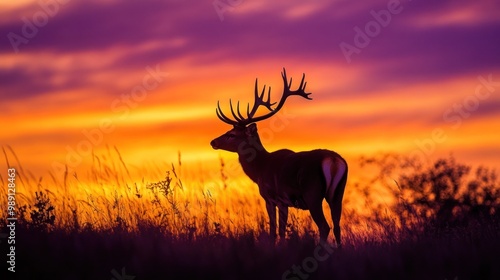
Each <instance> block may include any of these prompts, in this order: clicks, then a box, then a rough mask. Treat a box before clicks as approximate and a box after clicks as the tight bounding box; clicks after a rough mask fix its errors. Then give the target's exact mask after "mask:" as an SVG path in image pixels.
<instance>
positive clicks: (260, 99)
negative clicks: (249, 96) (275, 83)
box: [215, 68, 312, 126]
mask: <svg viewBox="0 0 500 280" xmlns="http://www.w3.org/2000/svg"><path fill="white" fill-rule="evenodd" d="M281 77H282V78H283V84H284V88H283V95H282V96H281V99H280V101H279V103H278V106H276V108H274V109H273V108H272V106H273V105H274V104H276V102H274V103H271V87H269V90H268V92H267V99H266V100H264V93H265V91H266V85H264V88H263V89H262V92H261V93H260V94H259V90H258V88H259V87H258V81H257V79H255V97H254V99H255V101H254V104H253V107H252V110H250V104H247V116H246V117H244V116H243V115H242V114H241V112H240V102H239V101H238V103H237V105H236V113H235V112H234V109H233V104H232V101H231V99H229V106H230V108H231V114H232V115H233V117H234V120H232V119H230V118H228V117H227V116H226V115H224V113H223V112H222V110H221V108H220V104H219V101H217V109H216V111H215V112H216V113H217V117H218V118H219V119H220V120H221V121H223V122H225V123H227V124H230V125H234V126H246V125H248V124H251V123H254V122H258V121H262V120H265V119H267V118H270V117H271V116H273V115H274V114H276V113H277V112H278V111H279V110H280V109H281V107H283V105H284V104H285V101H286V99H287V98H288V97H289V96H292V95H299V96H302V97H304V98H306V99H309V100H311V99H312V98H310V97H309V95H310V94H311V93H306V92H305V89H306V85H307V82H304V79H305V77H306V75H305V74H302V80H301V81H300V85H299V88H298V89H297V90H293V91H292V90H290V87H291V86H292V78H290V82H288V79H287V77H286V70H285V68H283V72H281ZM260 106H263V107H265V108H267V109H268V110H269V111H270V112H269V113H267V114H265V115H263V116H259V117H255V118H254V115H255V113H256V112H257V109H258V108H259V107H260Z"/></svg>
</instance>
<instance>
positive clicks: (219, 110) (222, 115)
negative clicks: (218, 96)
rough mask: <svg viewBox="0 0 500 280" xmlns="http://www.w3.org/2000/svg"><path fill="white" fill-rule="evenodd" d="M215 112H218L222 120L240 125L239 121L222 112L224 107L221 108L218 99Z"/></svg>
mask: <svg viewBox="0 0 500 280" xmlns="http://www.w3.org/2000/svg"><path fill="white" fill-rule="evenodd" d="M215 113H216V114H217V117H218V118H219V119H220V120H221V121H223V122H225V123H227V124H230V125H239V123H238V122H237V121H233V120H231V119H230V118H228V117H227V116H226V115H224V113H223V112H222V109H221V108H220V103H219V101H218V100H217V109H215Z"/></svg>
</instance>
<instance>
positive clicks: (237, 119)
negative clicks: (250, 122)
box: [229, 99, 244, 123]
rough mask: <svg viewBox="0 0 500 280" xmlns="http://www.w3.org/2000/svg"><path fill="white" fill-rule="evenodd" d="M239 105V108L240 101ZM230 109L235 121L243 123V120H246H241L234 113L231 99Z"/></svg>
mask: <svg viewBox="0 0 500 280" xmlns="http://www.w3.org/2000/svg"><path fill="white" fill-rule="evenodd" d="M237 105H238V107H240V102H239V101H238V103H237ZM229 107H230V108H231V114H232V115H233V117H234V119H235V120H236V121H237V122H238V123H240V122H241V121H243V120H244V118H241V119H240V118H239V117H238V116H237V115H236V114H235V113H234V109H233V103H232V101H231V99H229ZM238 111H239V108H238ZM238 113H239V112H238ZM240 115H241V114H240Z"/></svg>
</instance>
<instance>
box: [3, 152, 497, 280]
mask: <svg viewBox="0 0 500 280" xmlns="http://www.w3.org/2000/svg"><path fill="white" fill-rule="evenodd" d="M3 151H4V155H5V161H6V164H7V166H13V167H15V168H16V169H17V171H18V172H17V174H18V177H17V181H16V183H17V194H16V198H17V207H18V218H19V226H18V228H17V231H18V244H19V245H18V253H17V254H18V256H19V260H18V263H19V264H20V265H19V266H20V268H19V269H20V270H21V271H24V273H25V274H23V275H29V277H31V279H35V278H36V277H38V278H40V275H44V276H47V275H48V276H50V277H52V278H51V279H102V278H108V279H109V278H111V277H112V274H111V273H110V271H112V270H114V269H116V271H120V269H121V268H122V267H126V268H127V271H128V272H129V274H131V275H135V276H137V279H174V278H176V277H181V278H184V279H255V278H260V279H282V278H283V277H284V275H285V272H286V271H288V270H291V269H292V268H293V267H294V266H299V267H300V266H301V265H302V266H303V263H304V260H308V259H310V258H311V257H312V256H313V255H314V251H315V248H316V246H317V242H318V234H317V228H316V226H315V225H314V223H313V222H312V219H311V218H310V216H309V214H308V213H307V212H306V211H301V210H295V209H291V211H290V217H289V223H288V225H287V240H286V241H285V242H281V243H279V244H274V243H273V242H271V240H270V238H269V236H268V233H267V231H268V224H267V221H268V218H267V214H266V213H265V207H264V204H263V201H262V198H261V197H260V196H259V194H258V189H257V187H256V186H255V185H254V184H253V183H252V182H250V180H248V179H247V178H245V177H244V176H243V174H242V173H241V171H238V170H236V171H235V169H234V168H232V167H231V168H229V167H228V166H229V164H228V161H227V160H225V159H220V160H219V165H218V166H212V167H210V168H208V167H207V168H200V167H193V166H190V165H189V164H186V163H183V162H182V155H181V153H180V152H179V155H178V162H177V163H176V164H156V165H145V166H143V167H135V166H132V165H129V164H127V163H126V160H124V159H123V158H122V156H121V154H120V152H119V151H118V149H116V148H108V150H107V152H106V153H104V154H99V155H98V154H93V155H92V163H91V164H90V165H89V166H82V168H80V169H79V170H78V171H71V170H66V171H65V172H63V174H53V173H50V174H48V175H47V176H45V177H35V176H34V175H33V174H32V173H30V172H29V171H28V170H26V169H25V168H24V167H23V166H22V165H21V164H20V161H19V159H18V158H17V156H16V155H15V153H14V151H13V150H12V149H10V147H6V148H4V149H3ZM410 163H412V164H416V162H412V161H411V160H409V159H407V158H404V157H400V156H394V155H379V156H375V157H371V158H362V159H360V160H359V167H358V168H363V169H365V170H372V171H373V172H371V173H370V172H365V173H364V174H369V176H368V175H367V176H365V177H359V178H358V179H354V180H351V181H349V182H348V186H347V188H346V194H345V199H344V210H343V216H342V230H343V239H344V247H343V249H342V250H336V251H335V252H334V253H333V254H332V255H331V256H329V257H328V258H327V259H326V260H325V261H322V262H318V265H317V267H316V268H315V269H314V270H313V271H312V272H310V273H308V274H307V276H308V278H309V276H311V277H312V278H318V279H367V278H370V279H373V278H375V279H378V278H379V277H383V278H385V279H402V278H404V279H422V278H425V279H445V278H448V279H454V278H455V277H458V279H468V278H474V279H495V277H496V276H500V271H499V269H498V268H495V267H494V266H493V263H494V260H495V259H496V257H495V254H496V253H495V252H496V251H495V250H498V249H500V242H499V241H498V240H500V239H499V237H500V234H499V232H500V222H499V220H500V219H498V213H499V212H500V211H498V210H495V209H498V205H500V202H498V200H495V199H496V198H495V199H490V200H488V201H489V203H490V204H491V205H493V208H488V209H487V210H488V211H487V213H489V214H488V217H484V216H474V217H473V218H472V217H471V218H468V216H467V215H462V214H464V213H465V212H464V211H467V209H480V210H481V209H483V210H484V209H486V208H481V207H479V208H478V207H476V208H471V207H472V206H474V207H475V205H476V206H477V205H478V204H474V205H473V204H471V203H469V206H467V207H469V208H467V207H462V206H463V203H462V202H463V199H462V198H464V197H469V198H470V197H471V196H470V195H469V196H459V197H458V196H457V197H451V198H454V199H455V200H454V203H455V204H454V206H453V207H454V208H453V209H452V211H451V213H461V216H460V215H457V216H456V217H457V218H458V217H461V219H462V220H465V221H467V222H466V223H454V224H450V223H443V221H442V220H440V219H441V218H442V217H439V218H440V219H437V217H438V216H439V215H437V213H440V210H442V209H444V208H443V207H442V206H441V205H440V204H439V201H436V200H432V199H430V200H429V201H430V202H432V203H431V204H428V205H431V206H432V207H434V208H432V207H431V208H429V207H427V208H425V207H426V205H427V204H425V203H420V204H419V201H416V200H412V197H416V196H412V193H414V194H415V193H416V192H420V193H423V194H425V196H424V197H432V195H431V194H433V193H432V192H430V193H425V191H423V190H421V189H420V188H419V186H420V185H418V184H414V183H413V181H412V180H416V179H411V178H420V179H421V178H422V176H424V175H425V174H438V175H439V174H448V173H447V172H448V171H449V170H455V169H456V168H461V167H460V166H457V165H456V164H455V163H454V162H451V163H450V162H445V163H442V162H441V163H440V165H439V166H438V167H439V168H441V169H436V168H435V167H436V166H430V167H429V169H425V168H417V169H413V170H410V171H409V169H408V166H411V164H410ZM350 165H351V166H353V165H357V163H351V164H350ZM443 166H444V167H443ZM352 170H356V167H354V168H352ZM432 170H438V171H439V170H441V171H443V172H441V173H439V172H434V173H432ZM490 171H491V170H490ZM450 174H455V173H453V172H451V173H450ZM460 174H462V173H460ZM464 174H465V173H464ZM476 174H479V175H480V176H479V177H477V178H475V179H474V178H473V179H471V180H470V181H467V182H468V183H467V182H466V180H465V177H460V178H459V179H460V180H462V179H463V180H465V181H463V182H462V181H460V180H458V181H460V182H462V183H461V184H463V185H464V186H466V187H467V186H468V187H470V186H471V184H472V185H473V186H475V187H476V188H478V189H481V190H483V192H482V193H484V194H485V195H491V194H493V195H495V194H496V192H495V190H498V189H499V185H498V181H497V180H496V177H495V176H496V173H495V172H493V171H492V172H489V173H488V172H486V173H485V172H484V171H480V172H479V171H478V172H476ZM485 174H490V175H485ZM413 175H414V177H412V176H413ZM462 175H463V174H462ZM462 175H460V176H462ZM443 176H444V175H443ZM453 176H456V174H455V175H453ZM424 177H425V176H424ZM425 178H430V177H425ZM439 178H441V179H443V178H445V177H442V176H441V177H439ZM450 178H455V177H450ZM455 179H457V178H455ZM476 179H479V181H477V180H476ZM447 180H448V179H446V178H445V179H443V180H441V181H440V182H448V181H447ZM481 180H482V181H481ZM452 181H453V180H452ZM458 181H457V182H458ZM481 182H483V183H481ZM425 184H430V185H429V186H433V182H432V180H431V181H426V182H425ZM474 184H475V185H474ZM0 186H1V190H0V203H1V205H7V193H6V189H7V181H6V178H5V177H0ZM441 188H446V184H444V185H442V186H441ZM469 189H470V188H469ZM430 190H432V188H430ZM433 192H434V194H435V192H436V190H434V191H433ZM443 193H446V192H443ZM464 194H467V192H465V193H464ZM451 198H450V199H451ZM420 199H422V196H421V197H420ZM474 199H476V200H477V201H478V202H479V204H480V202H484V201H486V200H484V197H483V198H481V197H480V196H474ZM450 201H451V200H450ZM469 202H470V201H469ZM457 207H458V208H457ZM461 207H462V208H461ZM495 207H497V208H495ZM325 210H326V211H325V214H326V216H327V219H328V220H330V218H329V212H330V211H328V208H327V205H326V203H325ZM481 211H482V210H481ZM496 211H497V212H496ZM441 212H442V211H441ZM484 213H486V212H484ZM484 213H483V214H484ZM0 217H1V218H2V223H1V224H0V229H2V231H3V230H4V229H5V226H6V224H5V218H6V217H7V216H6V211H2V212H1V213H0ZM330 225H331V224H330ZM330 238H332V234H330ZM26 277H28V276H26ZM34 277H35V278H34ZM2 279H3V278H2ZM26 279H28V278H26ZM283 279H306V278H304V277H301V276H300V274H289V277H285V278H283Z"/></svg>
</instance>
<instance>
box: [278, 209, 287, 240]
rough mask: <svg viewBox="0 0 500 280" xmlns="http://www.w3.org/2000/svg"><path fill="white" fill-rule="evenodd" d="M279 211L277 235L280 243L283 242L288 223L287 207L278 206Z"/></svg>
mask: <svg viewBox="0 0 500 280" xmlns="http://www.w3.org/2000/svg"><path fill="white" fill-rule="evenodd" d="M278 210H279V234H280V239H281V240H282V241H284V240H285V232H286V223H287V221H288V207H287V206H286V205H282V204H278Z"/></svg>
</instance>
